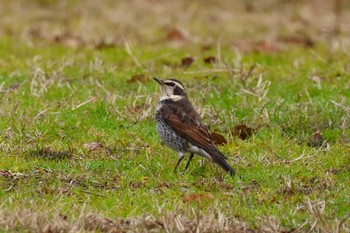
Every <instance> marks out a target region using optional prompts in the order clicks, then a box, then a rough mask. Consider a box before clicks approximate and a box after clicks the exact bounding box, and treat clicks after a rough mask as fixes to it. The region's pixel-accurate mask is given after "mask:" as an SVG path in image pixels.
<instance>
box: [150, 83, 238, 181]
mask: <svg viewBox="0 0 350 233" xmlns="http://www.w3.org/2000/svg"><path fill="white" fill-rule="evenodd" d="M154 80H155V81H156V82H158V83H159V85H160V88H161V92H162V95H161V98H160V100H159V102H158V104H157V107H156V130H157V132H158V134H159V136H160V138H161V139H162V141H163V143H164V144H166V145H167V146H168V147H170V148H171V149H173V150H174V151H176V152H177V153H178V155H179V160H178V161H177V163H176V166H175V168H174V172H176V169H177V167H178V166H179V164H180V163H181V161H182V160H183V159H184V157H185V154H186V153H189V154H190V157H189V160H188V162H187V164H186V168H185V170H187V168H188V166H189V164H190V162H191V160H192V158H193V156H194V154H197V155H200V156H203V157H205V158H207V159H209V160H211V161H212V162H214V163H216V164H217V165H219V166H220V167H222V168H223V169H224V170H225V171H226V172H227V173H229V174H230V175H231V176H234V175H235V171H234V170H233V169H232V167H231V166H230V165H229V164H228V163H227V157H226V156H225V155H224V154H223V153H221V152H220V151H219V150H218V149H217V147H216V146H215V144H214V142H213V140H212V138H211V136H210V134H209V132H208V129H207V127H206V126H205V125H204V124H203V123H202V119H201V117H200V116H199V114H198V112H197V111H196V110H195V108H194V107H193V105H192V103H191V102H190V100H189V99H188V97H187V94H186V92H185V88H184V85H183V84H182V83H181V82H180V81H178V80H176V79H164V80H162V79H160V78H154Z"/></svg>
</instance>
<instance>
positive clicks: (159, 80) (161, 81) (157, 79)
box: [153, 78, 164, 86]
mask: <svg viewBox="0 0 350 233" xmlns="http://www.w3.org/2000/svg"><path fill="white" fill-rule="evenodd" d="M153 79H154V80H156V82H157V83H159V84H160V85H161V86H163V84H164V83H163V80H161V79H160V78H153Z"/></svg>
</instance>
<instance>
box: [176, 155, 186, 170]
mask: <svg viewBox="0 0 350 233" xmlns="http://www.w3.org/2000/svg"><path fill="white" fill-rule="evenodd" d="M179 156H180V158H179V160H178V161H177V163H176V166H175V168H174V172H176V169H177V167H178V166H179V164H180V163H181V161H182V160H183V159H184V158H185V155H184V153H179Z"/></svg>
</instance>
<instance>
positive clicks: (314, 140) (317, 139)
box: [308, 130, 326, 147]
mask: <svg viewBox="0 0 350 233" xmlns="http://www.w3.org/2000/svg"><path fill="white" fill-rule="evenodd" d="M325 142H326V140H324V139H323V137H322V134H321V132H320V131H319V130H316V131H315V132H314V133H313V134H312V137H311V139H310V141H309V142H308V146H310V147H321V146H322V145H323V144H325Z"/></svg>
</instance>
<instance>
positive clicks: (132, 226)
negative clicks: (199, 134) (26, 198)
mask: <svg viewBox="0 0 350 233" xmlns="http://www.w3.org/2000/svg"><path fill="white" fill-rule="evenodd" d="M302 208H307V209H308V213H309V217H308V220H306V221H305V222H304V223H302V224H300V226H299V227H297V228H294V229H286V228H284V227H282V224H281V223H280V222H279V220H277V219H275V218H272V217H268V216H266V217H264V218H262V219H260V220H259V224H257V225H256V226H254V227H253V228H252V227H251V226H249V224H248V223H246V222H244V221H241V220H239V219H236V218H235V217H233V216H224V215H223V214H222V213H221V212H219V211H212V212H210V213H208V214H206V215H202V214H200V213H195V212H194V210H193V209H192V210H189V211H188V213H176V212H166V213H162V214H161V215H160V216H161V217H159V216H158V217H156V216H152V215H144V216H141V217H130V218H127V219H123V218H118V219H111V218H107V217H103V216H98V215H96V214H93V213H81V216H78V217H73V218H70V217H67V216H65V215H61V214H59V213H58V212H57V211H56V214H54V215H51V214H49V213H45V212H37V211H33V210H29V209H22V210H14V211H9V210H7V211H1V212H0V228H1V229H3V230H6V231H22V230H27V231H30V232H50V233H56V232H57V233H58V232H91V231H93V232H96V231H97V232H208V233H209V232H237V233H246V232H266V233H270V232H275V233H278V232H281V233H282V232H337V233H341V232H344V233H345V232H349V230H350V224H349V221H348V219H349V217H350V216H347V218H345V219H342V220H336V221H333V220H330V219H325V218H324V217H323V215H322V213H323V210H324V202H317V201H310V200H309V201H308V202H306V203H305V204H304V206H303V207H302ZM53 212H55V211H53ZM51 213H52V212H51Z"/></svg>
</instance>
